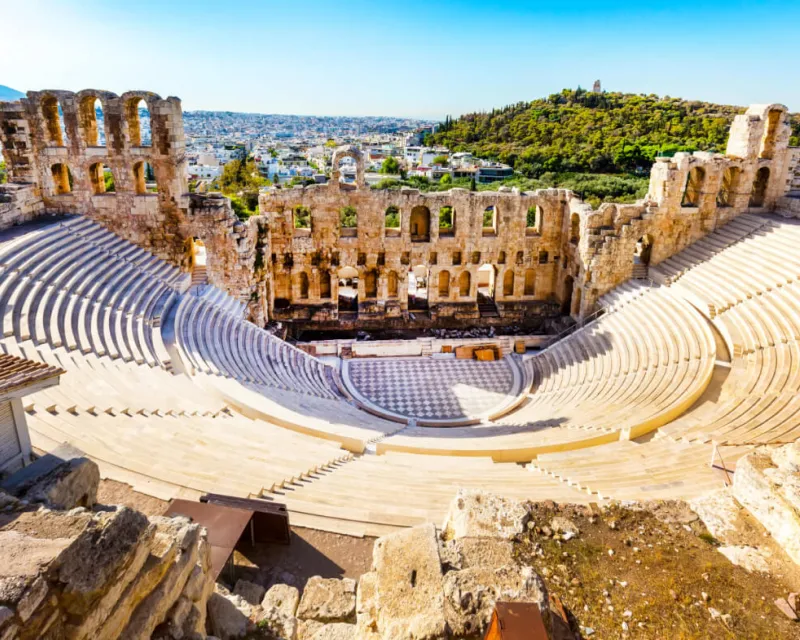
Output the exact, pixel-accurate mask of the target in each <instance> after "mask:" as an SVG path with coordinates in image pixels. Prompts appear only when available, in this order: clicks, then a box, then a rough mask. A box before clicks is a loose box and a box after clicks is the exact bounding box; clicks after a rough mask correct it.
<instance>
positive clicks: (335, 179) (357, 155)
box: [331, 145, 366, 189]
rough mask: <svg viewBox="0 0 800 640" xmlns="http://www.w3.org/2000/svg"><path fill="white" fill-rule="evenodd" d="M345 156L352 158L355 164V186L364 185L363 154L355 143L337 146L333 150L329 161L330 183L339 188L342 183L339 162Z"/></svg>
mask: <svg viewBox="0 0 800 640" xmlns="http://www.w3.org/2000/svg"><path fill="white" fill-rule="evenodd" d="M345 158H352V159H353V161H354V162H355V164H356V182H355V188H356V189H360V188H363V187H365V186H366V180H365V179H364V154H363V153H362V151H361V149H359V148H358V147H356V146H355V145H344V146H341V147H337V148H336V151H334V152H333V160H332V162H331V166H332V172H331V183H332V184H333V186H334V187H336V188H341V185H342V184H343V183H342V182H341V171H340V168H339V163H340V162H341V161H342V160H344V159H345Z"/></svg>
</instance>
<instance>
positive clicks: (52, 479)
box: [16, 458, 100, 509]
mask: <svg viewBox="0 0 800 640" xmlns="http://www.w3.org/2000/svg"><path fill="white" fill-rule="evenodd" d="M99 483H100V470H99V469H98V467H97V464H96V463H94V462H93V461H91V460H89V459H88V458H74V459H72V460H67V461H65V462H63V463H62V464H60V465H58V466H57V467H55V468H54V469H53V470H51V471H50V472H49V473H46V474H45V475H43V476H40V477H39V478H36V479H34V481H33V482H32V483H31V484H27V485H23V486H21V487H20V488H19V490H18V491H17V492H16V493H17V495H18V496H19V498H20V499H23V500H28V501H29V502H43V503H45V504H47V505H48V506H50V507H53V508H54V509H72V508H74V507H91V506H92V505H94V503H95V502H96V501H97V487H98V485H99Z"/></svg>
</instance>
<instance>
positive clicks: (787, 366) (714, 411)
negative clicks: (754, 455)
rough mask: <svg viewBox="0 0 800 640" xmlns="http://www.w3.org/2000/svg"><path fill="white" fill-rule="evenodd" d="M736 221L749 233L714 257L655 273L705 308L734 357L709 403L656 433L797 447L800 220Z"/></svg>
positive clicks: (681, 258) (682, 261)
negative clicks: (783, 444)
mask: <svg viewBox="0 0 800 640" xmlns="http://www.w3.org/2000/svg"><path fill="white" fill-rule="evenodd" d="M738 220H741V221H742V223H746V224H749V225H750V227H751V231H750V233H749V234H746V235H742V236H740V237H739V238H738V240H737V241H736V242H734V243H732V244H730V245H729V246H727V247H725V248H724V249H721V250H719V251H718V252H717V254H715V255H714V256H713V258H711V259H708V258H705V256H704V255H700V254H697V253H694V254H692V255H689V254H687V253H685V252H682V253H680V254H678V255H677V256H675V260H672V261H671V262H670V264H669V265H664V266H662V265H659V266H658V267H657V268H656V269H657V271H656V277H657V278H659V279H660V280H661V281H663V282H665V283H668V284H669V285H670V288H671V289H672V290H674V291H675V292H676V294H677V295H682V296H684V297H685V298H686V299H687V300H691V301H693V302H694V303H695V304H696V305H697V307H698V308H701V309H708V313H709V316H710V317H713V323H714V325H715V326H716V328H717V330H718V331H719V333H720V335H721V336H722V337H723V339H724V341H725V343H726V344H727V346H728V350H729V351H730V354H731V366H730V369H729V370H725V371H723V372H721V373H720V374H719V376H718V377H719V378H720V381H719V383H718V384H717V385H716V386H717V387H718V389H717V390H716V392H715V397H714V398H713V401H709V402H706V403H703V404H701V406H699V407H697V408H696V410H694V411H691V412H689V413H687V414H686V415H685V416H682V417H681V418H680V419H678V420H676V421H675V422H673V423H672V424H670V425H669V426H667V427H666V428H664V429H663V430H662V434H661V435H664V436H666V437H670V438H673V439H676V440H685V441H699V442H711V441H714V442H716V443H718V444H723V445H731V446H734V445H742V444H780V443H787V442H794V441H795V440H796V439H797V438H798V437H800V258H798V255H797V253H796V249H795V248H796V247H797V246H798V242H800V223H798V222H797V221H793V220H786V219H778V218H772V217H769V216H763V215H758V216H756V215H746V216H741V217H740V218H737V221H738ZM728 226H730V225H728ZM726 228H727V227H726ZM719 235H720V232H716V233H714V234H712V235H711V236H710V239H711V240H715V239H718V238H717V237H718V236H719ZM718 244H719V243H718ZM676 265H680V269H678V267H677V266H676Z"/></svg>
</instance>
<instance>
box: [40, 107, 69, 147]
mask: <svg viewBox="0 0 800 640" xmlns="http://www.w3.org/2000/svg"><path fill="white" fill-rule="evenodd" d="M42 118H43V119H44V124H45V128H46V129H47V142H48V143H49V144H50V146H53V147H63V146H64V145H65V141H66V131H65V127H64V122H63V112H62V111H61V105H59V104H58V99H57V98H56V97H55V96H45V97H44V98H42Z"/></svg>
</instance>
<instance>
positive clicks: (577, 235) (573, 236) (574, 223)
mask: <svg viewBox="0 0 800 640" xmlns="http://www.w3.org/2000/svg"><path fill="white" fill-rule="evenodd" d="M569 241H570V242H571V243H572V244H578V243H579V242H580V241H581V217H580V216H579V215H578V214H577V213H573V214H572V215H571V216H570V217H569Z"/></svg>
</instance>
